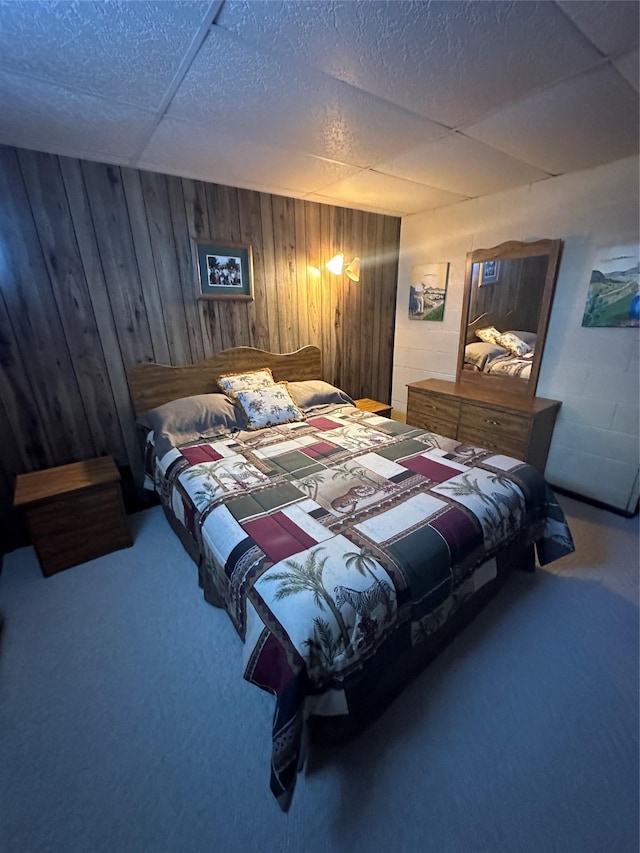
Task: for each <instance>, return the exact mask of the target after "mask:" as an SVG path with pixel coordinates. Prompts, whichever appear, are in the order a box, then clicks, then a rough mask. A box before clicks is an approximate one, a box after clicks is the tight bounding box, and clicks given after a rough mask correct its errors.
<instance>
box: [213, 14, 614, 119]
mask: <svg viewBox="0 0 640 853" xmlns="http://www.w3.org/2000/svg"><path fill="white" fill-rule="evenodd" d="M216 23H217V25H218V26H220V27H225V28H228V29H230V30H232V31H233V32H235V33H236V34H237V35H239V36H241V37H242V38H245V39H247V41H249V42H253V43H255V44H260V45H262V46H263V47H265V48H267V49H269V50H271V51H273V52H280V51H284V52H286V54H287V55H290V54H293V56H296V57H301V58H303V59H304V60H305V61H307V62H309V63H310V64H311V65H312V66H314V67H316V68H319V69H320V70H322V71H324V72H325V73H327V74H329V75H331V76H333V77H337V78H339V79H341V80H344V82H346V83H349V84H350V85H352V86H356V87H357V88H360V89H363V90H364V91H367V92H370V93H371V94H375V95H378V96H379V97H381V98H385V99H387V100H390V101H392V102H393V103H396V104H401V105H402V106H404V107H406V108H407V109H409V110H412V111H414V112H416V113H418V114H419V115H423V116H426V117H428V118H431V119H433V120H434V121H438V122H441V123H442V124H445V125H447V126H448V127H451V128H454V127H458V126H460V125H462V124H467V123H469V122H471V121H474V120H475V119H477V118H479V117H480V116H481V115H483V114H484V113H485V112H487V111H489V110H492V109H495V108H497V107H499V106H500V105H501V104H503V103H508V102H509V101H513V100H516V99H518V98H521V97H524V96H526V95H528V94H530V93H531V92H532V91H536V90H538V89H541V88H544V87H546V86H549V85H551V84H552V83H554V82H556V81H557V80H560V79H563V78H564V77H566V76H568V75H571V74H575V73H577V72H579V71H582V70H585V69H586V68H589V67H591V66H592V65H593V64H594V63H595V62H598V60H599V59H600V53H599V52H598V51H597V50H596V49H595V48H594V47H593V45H590V44H589V43H588V41H587V40H586V39H585V38H583V37H582V36H581V35H580V34H579V33H577V32H576V29H575V27H574V26H572V24H571V23H570V22H569V21H568V20H567V18H566V16H565V15H564V14H563V13H562V12H561V10H560V9H558V8H557V7H556V5H555V4H554V3H549V2H537V3H536V2H517V3H507V2H477V0H476V2H457V0H444V2H443V0H436V2H433V1H432V0H427V1H426V2H425V0H417V2H409V0H397V2H389V3H383V2H375V0H354V2H348V3H339V2H337V3H334V2H324V3H318V2H313V0H308V2H288V0H272V2H268V3H261V2H257V3H256V2H251V0H244V2H234V3H225V5H224V6H223V8H222V10H221V13H220V15H219V16H218V18H217V21H216ZM506 69H508V73H505V70H506Z"/></svg>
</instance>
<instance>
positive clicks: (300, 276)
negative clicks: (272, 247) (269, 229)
mask: <svg viewBox="0 0 640 853" xmlns="http://www.w3.org/2000/svg"><path fill="white" fill-rule="evenodd" d="M293 215H294V236H293V246H294V263H295V269H296V284H297V289H298V316H297V323H296V325H297V330H298V346H302V345H303V344H307V343H310V339H309V308H308V303H309V274H310V273H309V266H310V264H311V260H310V258H309V257H308V256H307V223H306V219H305V203H304V201H302V199H299V198H297V199H294V202H293Z"/></svg>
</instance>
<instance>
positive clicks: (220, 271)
mask: <svg viewBox="0 0 640 853" xmlns="http://www.w3.org/2000/svg"><path fill="white" fill-rule="evenodd" d="M193 255H194V264H195V268H196V286H197V294H198V299H244V300H245V301H251V300H252V299H253V288H252V280H253V257H252V254H251V246H241V245H233V244H230V243H219V242H216V241H215V240H194V241H193Z"/></svg>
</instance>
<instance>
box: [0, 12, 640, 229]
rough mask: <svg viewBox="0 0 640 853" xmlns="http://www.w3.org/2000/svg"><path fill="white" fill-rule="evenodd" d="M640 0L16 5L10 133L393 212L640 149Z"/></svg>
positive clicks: (0, 120)
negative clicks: (639, 129) (583, 0)
mask: <svg viewBox="0 0 640 853" xmlns="http://www.w3.org/2000/svg"><path fill="white" fill-rule="evenodd" d="M639 8H640V4H639V3H638V2H636V0H633V2H625V1H624V0H615V2H598V0H588V2H576V1H575V0H571V2H551V0H544V2H529V1H528V0H516V2H507V0H499V2H492V0H475V2H457V0H446V2H442V0H438V2H435V0H434V2H429V0H423V2H401V1H399V0H394V1H393V2H378V0H362V2H361V0H351V2H330V0H315V2H298V0H286V2H276V0H269V2H267V0H255V2H245V1H244V0H224V2H222V0H221V1H220V2H171V0H162V2H155V3H153V2H146V0H135V2H133V1H132V2H118V0H108V1H107V2H86V1H85V2H76V1H75V0H73V2H52V0H47V2H38V0H29V2H20V0H9V2H0V103H1V105H2V106H1V113H0V116H1V117H0V143H4V144H8V145H17V146H21V147H24V148H33V149H37V150H40V151H48V152H53V153H57V154H66V155H69V156H73V157H82V158H86V159H90V160H99V161H102V162H107V163H119V164H126V165H130V166H135V167H138V168H142V169H150V170H153V171H160V172H166V173H169V174H177V175H183V176H185V177H193V178H199V179H202V180H206V181H213V182H217V183H223V184H231V185H235V186H242V187H248V188H253V189H258V190H263V191H268V192H273V193H276V194H280V195H289V196H295V197H299V198H308V199H312V200H315V201H321V202H325V203H331V204H339V205H347V206H349V207H357V208H363V209H366V210H374V211H379V212H384V213H391V214H395V215H404V214H409V213H417V212H419V211H423V210H429V209H433V208H436V207H441V206H444V205H449V204H454V203H456V202H458V201H461V200H463V199H467V198H474V197H477V196H481V195H487V194H490V193H494V192H498V191H500V190H505V189H508V188H510V187H516V186H520V185H523V184H529V183H532V182H534V181H540V180H544V179H545V178H548V177H549V176H552V175H558V174H563V173H565V172H570V171H574V170H576V169H584V168H588V167H591V166H596V165H600V164H602V163H607V162H611V161H613V160H617V159H619V158H621V157H626V156H630V155H634V154H637V152H638V136H639V134H638V100H639V99H638V91H639V85H638V68H639V58H638V41H639V40H638V34H639V29H640V26H639V16H638V12H639Z"/></svg>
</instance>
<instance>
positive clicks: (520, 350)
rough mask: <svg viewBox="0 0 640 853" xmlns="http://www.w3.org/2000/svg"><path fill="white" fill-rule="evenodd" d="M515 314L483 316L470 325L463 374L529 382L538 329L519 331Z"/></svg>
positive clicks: (486, 314)
mask: <svg viewBox="0 0 640 853" xmlns="http://www.w3.org/2000/svg"><path fill="white" fill-rule="evenodd" d="M514 314H515V312H514V311H508V312H507V313H506V314H489V313H483V314H481V315H480V316H479V317H477V318H476V319H475V320H472V321H471V322H470V323H468V325H467V339H466V344H465V349H464V361H463V365H462V369H463V370H465V371H468V372H474V373H485V374H488V375H491V376H510V377H512V378H516V379H521V380H524V381H527V382H528V381H529V379H530V378H531V367H532V364H533V359H534V357H535V351H536V341H537V333H536V330H535V328H534V329H530V328H516V325H515V323H517V318H516V317H515V316H514ZM528 325H530V326H532V325H533V323H532V322H529V323H528Z"/></svg>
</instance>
